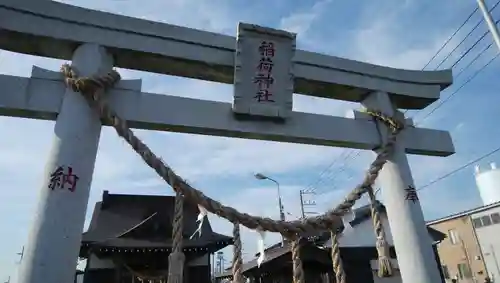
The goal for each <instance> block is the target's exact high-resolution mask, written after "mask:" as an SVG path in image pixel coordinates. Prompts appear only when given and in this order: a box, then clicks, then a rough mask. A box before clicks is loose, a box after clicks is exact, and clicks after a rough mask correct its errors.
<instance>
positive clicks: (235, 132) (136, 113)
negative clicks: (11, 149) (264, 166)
mask: <svg viewBox="0 0 500 283" xmlns="http://www.w3.org/2000/svg"><path fill="white" fill-rule="evenodd" d="M0 85H1V86H2V94H1V95H0V115H4V116H14V117H27V118H34V119H44V120H55V119H56V117H57V114H58V113H59V109H60V107H61V104H62V100H63V95H64V90H65V85H64V83H63V80H62V75H61V74H60V73H58V72H53V71H47V70H44V69H40V68H37V67H34V69H33V72H32V77H31V78H23V77H15V76H8V75H0ZM140 87H141V81H140V80H131V81H120V82H119V83H118V85H116V87H115V88H113V89H111V90H109V91H108V94H107V95H108V101H109V103H110V104H111V106H112V108H113V109H114V110H115V111H116V112H117V113H118V114H119V115H120V116H121V117H123V118H124V119H126V120H127V121H128V123H129V125H130V126H131V127H133V128H138V129H149V130H158V131H171V132H180V133H192V134H202V135H213V136H226V137H239V138H247V139H256V140H271V141H280V142H291V143H303V144H312V145H325V146H338V147H348V148H358V149H368V150H371V149H374V148H377V147H378V146H379V145H380V137H379V133H378V131H377V127H376V125H375V124H374V122H373V121H371V120H367V119H363V118H362V117H357V119H350V118H344V117H335V116H327V115H319V114H311V113H302V112H292V114H291V116H290V118H289V119H288V120H287V121H286V123H275V122H271V121H240V120H236V119H234V116H233V112H232V110H231V109H232V108H231V104H230V103H223V102H215V101H207V100H199V99H191V98H183V97H176V96H169V95H163V94H154V93H145V92H141V91H140ZM358 116H359V115H358ZM400 139H401V140H402V141H403V144H404V146H405V148H406V152H407V153H410V154H419V155H432V156H448V155H451V154H453V153H454V152H455V150H454V147H453V143H452V140H451V136H450V134H449V133H448V132H446V131H440V130H432V129H423V128H412V127H410V128H408V129H406V130H405V131H403V133H401V136H400Z"/></svg>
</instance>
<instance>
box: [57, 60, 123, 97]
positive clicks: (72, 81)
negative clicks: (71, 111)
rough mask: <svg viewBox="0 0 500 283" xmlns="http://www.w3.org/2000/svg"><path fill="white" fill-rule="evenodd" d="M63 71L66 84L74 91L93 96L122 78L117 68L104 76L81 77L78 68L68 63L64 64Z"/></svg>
mask: <svg viewBox="0 0 500 283" xmlns="http://www.w3.org/2000/svg"><path fill="white" fill-rule="evenodd" d="M61 73H62V74H63V75H64V82H65V83H66V86H68V87H70V88H71V89H72V90H73V91H74V92H79V93H82V94H85V95H87V96H88V95H90V96H92V97H93V96H94V95H96V94H97V93H102V92H99V91H98V90H105V89H107V88H110V87H112V86H113V85H114V84H115V83H117V82H118V81H119V80H120V79H121V77H120V74H119V73H118V72H117V71H115V70H112V71H111V72H109V73H107V74H106V75H104V76H99V77H98V76H95V77H81V78H80V77H78V74H77V72H76V70H75V69H74V68H73V67H72V66H70V65H68V64H64V65H62V67H61ZM93 98H94V100H97V99H98V97H93Z"/></svg>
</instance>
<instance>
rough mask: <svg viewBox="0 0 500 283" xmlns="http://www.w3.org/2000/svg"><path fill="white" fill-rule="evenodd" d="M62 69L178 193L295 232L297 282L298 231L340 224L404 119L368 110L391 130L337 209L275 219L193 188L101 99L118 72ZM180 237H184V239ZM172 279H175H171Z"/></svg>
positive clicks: (228, 215) (254, 224)
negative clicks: (86, 72)
mask: <svg viewBox="0 0 500 283" xmlns="http://www.w3.org/2000/svg"><path fill="white" fill-rule="evenodd" d="M61 72H62V73H63V75H64V76H65V83H66V85H67V86H68V87H71V89H72V90H73V91H75V92H79V93H81V94H82V95H83V96H84V97H85V99H86V100H87V102H88V103H89V105H90V106H91V107H92V108H93V109H95V110H96V111H97V112H98V114H99V115H100V117H101V119H102V120H103V122H104V123H105V124H109V125H111V126H113V128H114V129H115V130H116V132H117V133H118V135H119V136H121V137H122V138H124V139H125V140H126V141H127V143H128V144H129V145H130V146H131V147H132V148H133V149H134V150H135V152H136V153H137V154H139V155H140V156H141V158H142V159H143V160H144V162H145V163H146V164H147V165H148V166H149V167H151V168H152V169H154V170H155V171H156V172H157V173H158V175H159V176H161V177H162V178H163V179H164V180H165V182H167V183H168V184H169V185H171V186H172V188H173V190H174V191H175V192H176V193H177V195H182V196H184V197H185V198H187V199H188V200H190V201H192V202H194V203H196V204H199V205H201V206H203V207H205V208H206V209H207V211H209V212H211V213H214V214H216V215H218V216H220V217H223V218H225V219H227V220H229V221H230V222H232V223H241V224H242V225H244V226H245V227H247V228H249V229H252V230H255V229H257V228H259V229H260V230H262V231H269V232H278V233H280V234H282V235H284V236H285V235H287V236H289V235H294V237H293V242H292V258H293V261H294V266H293V267H294V282H295V283H303V282H304V274H303V270H302V262H301V260H300V258H299V243H298V241H299V240H298V239H299V238H298V236H299V234H302V233H307V232H316V231H318V230H335V229H337V228H338V227H336V225H338V223H340V222H341V216H342V215H344V214H345V213H346V212H347V211H349V210H350V209H351V208H352V206H353V205H354V204H355V202H356V201H357V200H358V199H360V198H361V196H362V195H363V194H364V193H366V192H367V191H368V190H369V188H370V187H371V186H372V185H373V183H374V182H375V179H376V178H377V176H378V174H379V172H380V170H381V169H382V167H383V166H384V164H385V162H386V161H387V158H388V156H389V154H390V153H391V152H392V149H393V148H394V144H395V140H396V134H397V133H398V132H399V131H400V130H402V128H403V127H402V124H401V123H398V122H397V121H395V120H394V119H392V118H390V117H388V116H386V115H384V114H382V113H381V112H371V111H368V114H370V115H372V116H373V117H374V118H376V119H378V120H380V121H382V122H384V123H386V124H387V125H388V126H389V127H390V128H391V129H392V131H391V135H390V136H389V138H388V140H387V142H386V144H385V145H383V146H382V150H381V151H380V153H379V154H378V155H377V157H376V158H375V160H374V161H373V162H372V163H371V164H370V168H369V169H368V171H367V173H366V176H365V178H364V179H363V182H362V183H361V184H359V185H357V186H356V187H355V188H354V190H353V191H352V192H351V193H349V194H348V195H347V197H346V199H345V200H344V202H343V203H341V204H339V205H338V206H337V207H336V208H335V209H332V210H329V211H327V212H326V213H324V214H323V215H320V216H316V217H311V218H306V219H301V220H295V221H276V220H272V219H270V218H263V217H257V216H252V215H249V214H246V213H241V212H239V211H237V210H236V209H234V208H232V207H228V206H224V205H222V204H221V203H220V202H218V201H216V200H214V199H212V198H210V197H208V196H206V195H204V194H203V193H202V192H201V191H199V190H197V189H195V188H193V187H192V186H190V185H189V184H188V183H186V181H184V180H183V179H182V178H181V177H179V176H178V175H176V174H175V172H174V171H173V170H172V169H171V168H170V167H169V166H168V165H166V164H165V163H164V162H163V161H162V160H161V159H160V158H158V157H157V156H156V155H155V154H154V153H153V152H152V151H151V149H150V148H149V147H148V146H147V145H145V144H144V143H143V142H142V141H141V140H140V139H139V138H137V137H136V136H135V134H134V133H133V132H132V131H131V130H130V128H129V127H128V125H127V122H126V121H125V120H123V119H121V118H120V117H118V115H117V114H116V112H114V111H113V110H112V109H111V108H110V107H109V106H108V105H107V103H106V102H105V101H104V100H103V99H102V96H103V95H104V91H105V90H106V89H107V88H109V87H111V86H113V85H114V84H115V83H116V82H117V81H118V80H119V79H120V75H119V74H118V72H116V71H115V70H113V71H111V72H110V73H108V74H107V75H105V76H102V77H88V78H78V75H77V73H76V71H75V70H74V69H72V68H71V67H70V66H69V65H67V64H65V65H63V66H62V67H61ZM174 184H175V186H174ZM174 228H175V225H174ZM180 241H182V239H181V240H180ZM175 242H176V240H175V239H174V246H175ZM240 258H241V255H240ZM334 266H335V264H334ZM169 283H173V282H171V281H170V280H169Z"/></svg>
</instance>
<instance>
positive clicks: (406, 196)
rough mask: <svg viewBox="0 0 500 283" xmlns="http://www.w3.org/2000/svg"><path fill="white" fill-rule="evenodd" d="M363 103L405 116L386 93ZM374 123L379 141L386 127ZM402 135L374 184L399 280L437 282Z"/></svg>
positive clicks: (385, 132)
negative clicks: (380, 199)
mask: <svg viewBox="0 0 500 283" xmlns="http://www.w3.org/2000/svg"><path fill="white" fill-rule="evenodd" d="M363 105H364V106H365V107H366V108H368V109H370V110H376V111H381V112H382V113H384V114H386V115H389V116H392V117H395V116H396V118H398V120H401V121H403V119H404V115H403V114H402V113H400V112H399V111H397V110H396V109H395V108H394V106H393V104H392V103H391V101H390V98H389V95H388V94H387V93H383V92H376V93H373V94H371V95H370V96H368V98H367V99H366V100H365V101H363ZM377 123H378V128H379V131H380V136H381V140H382V142H385V141H386V140H387V137H388V133H389V129H388V128H387V127H386V126H385V125H384V124H383V123H381V122H377ZM403 131H404V130H403ZM403 134H404V133H403V132H401V133H400V134H399V135H398V139H397V142H396V145H395V148H394V152H393V154H392V155H390V156H389V158H388V160H387V163H386V164H385V165H384V167H383V169H382V170H381V171H380V175H379V176H378V178H377V184H378V185H379V186H380V188H381V192H382V198H383V202H384V205H385V207H386V211H387V217H388V220H389V225H390V230H391V233H392V238H393V241H394V248H395V249H396V256H397V260H398V265H399V268H400V271H401V278H402V282H403V283H423V282H426V283H438V282H441V277H440V275H439V270H438V267H437V265H436V261H435V258H434V251H433V248H432V242H431V238H430V236H429V232H428V231H427V226H426V224H425V220H424V215H423V212H422V208H421V206H420V202H419V200H418V195H417V191H416V189H415V185H414V183H413V177H412V174H411V170H410V165H409V164H408V159H407V157H406V153H405V148H403V146H402V139H403Z"/></svg>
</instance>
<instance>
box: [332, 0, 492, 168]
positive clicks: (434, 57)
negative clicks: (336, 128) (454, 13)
mask: <svg viewBox="0 0 500 283" xmlns="http://www.w3.org/2000/svg"><path fill="white" fill-rule="evenodd" d="M499 4H500V0H499V1H497V2H496V3H495V5H494V6H493V7H492V8H491V9H490V12H491V11H493V10H494V9H495V8H496V7H497V6H498V5H499ZM478 9H479V7H476V8H475V9H474V10H473V11H472V12H471V13H470V14H469V16H467V18H466V19H465V21H464V22H463V23H462V24H461V25H460V26H459V27H458V28H457V29H456V30H455V31H454V32H453V34H452V35H451V36H450V37H449V38H448V39H447V40H446V41H445V42H444V43H443V45H442V46H441V47H440V48H439V49H438V50H437V51H436V53H435V54H434V55H433V56H432V57H431V58H430V59H429V61H428V62H427V64H425V65H424V67H422V69H421V70H424V69H425V68H426V67H427V66H429V64H430V63H431V62H432V61H433V60H434V59H436V57H437V56H438V55H439V53H440V52H441V51H442V50H443V49H444V48H445V47H446V46H447V45H448V43H450V42H451V40H452V39H453V38H454V37H455V36H456V35H457V34H458V32H459V31H460V30H461V29H462V28H463V27H464V26H465V25H466V24H467V22H468V21H469V20H470V19H471V18H472V16H474V14H475V13H476V12H477V11H478ZM483 21H484V19H483V18H481V20H480V21H479V22H478V23H477V24H476V25H475V26H474V27H473V28H472V30H471V31H470V32H469V33H468V34H467V35H466V36H465V38H464V39H463V40H462V41H461V42H460V43H459V44H458V45H457V46H456V47H455V48H454V49H453V50H452V51H451V52H450V53H449V54H448V55H447V56H446V57H445V59H443V61H442V62H441V63H440V64H438V66H437V67H436V68H435V69H437V68H439V66H441V64H442V63H444V61H446V60H447V59H448V58H449V57H450V56H451V54H452V53H453V52H454V51H455V50H456V49H457V48H458V47H459V46H460V45H461V44H462V43H463V42H464V41H465V40H466V39H467V38H468V37H469V36H470V35H471V34H472V32H473V31H474V30H475V29H476V28H477V27H479V25H480V24H481V22H483ZM483 37H484V36H483ZM476 45H477V43H476ZM472 48H474V46H473V47H472ZM472 48H470V50H472ZM470 50H468V51H466V53H465V54H464V55H463V56H462V57H461V58H460V59H459V60H461V59H462V58H463V57H465V56H466V55H467V54H468V53H469V52H470ZM478 57H479V56H478ZM476 60H477V59H476ZM457 63H458V61H457V62H455V64H454V65H456V64H457ZM464 70H465V68H464ZM462 71H463V70H462ZM462 87H463V86H462ZM460 88H461V87H460ZM434 111H435V110H434ZM406 112H408V110H405V111H404V112H403V114H405V113H406ZM427 116H429V115H427ZM360 154H361V151H360V150H358V152H357V154H356V155H355V156H354V157H353V158H351V160H354V159H355V158H356V157H358V156H359V155H360ZM345 165H347V162H346V163H345ZM333 173H334V172H332V174H333Z"/></svg>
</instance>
